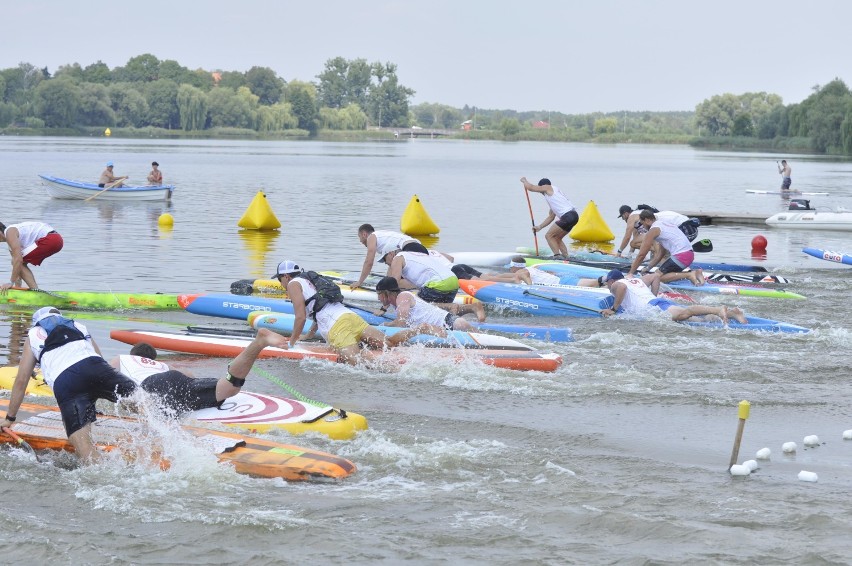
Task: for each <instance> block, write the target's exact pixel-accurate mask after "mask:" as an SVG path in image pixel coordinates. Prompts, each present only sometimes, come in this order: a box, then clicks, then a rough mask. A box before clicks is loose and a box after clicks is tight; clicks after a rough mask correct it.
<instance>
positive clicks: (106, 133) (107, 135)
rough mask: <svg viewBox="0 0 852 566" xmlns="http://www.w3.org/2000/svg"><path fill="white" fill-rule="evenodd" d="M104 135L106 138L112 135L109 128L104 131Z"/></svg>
mask: <svg viewBox="0 0 852 566" xmlns="http://www.w3.org/2000/svg"><path fill="white" fill-rule="evenodd" d="M104 135H105V136H106V137H110V136H111V135H112V130H110V129H109V128H107V129H106V130H104Z"/></svg>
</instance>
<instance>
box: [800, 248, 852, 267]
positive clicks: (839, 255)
mask: <svg viewBox="0 0 852 566" xmlns="http://www.w3.org/2000/svg"><path fill="white" fill-rule="evenodd" d="M802 251H803V252H805V253H806V254H808V255H810V256H813V257H815V258H817V259H824V260H825V261H833V262H834V263H843V264H846V265H852V254H845V253H843V252H831V251H828V250H821V249H819V248H804V249H802Z"/></svg>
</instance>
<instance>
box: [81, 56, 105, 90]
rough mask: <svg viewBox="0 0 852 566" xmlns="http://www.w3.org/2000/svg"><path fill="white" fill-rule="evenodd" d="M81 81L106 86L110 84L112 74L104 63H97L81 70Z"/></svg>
mask: <svg viewBox="0 0 852 566" xmlns="http://www.w3.org/2000/svg"><path fill="white" fill-rule="evenodd" d="M83 80H84V81H86V82H88V83H98V84H102V85H106V84H109V83H110V82H112V73H111V72H110V70H109V67H108V66H107V65H106V63H104V62H102V61H98V62H97V63H92V64H91V65H89V66H88V67H85V68H84V69H83Z"/></svg>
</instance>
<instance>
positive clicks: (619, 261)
mask: <svg viewBox="0 0 852 566" xmlns="http://www.w3.org/2000/svg"><path fill="white" fill-rule="evenodd" d="M519 249H523V248H519ZM542 261H562V260H554V259H553V258H552V257H547V256H539V257H534V256H531V257H529V258H528V259H527V264H528V265H532V264H534V263H535V262H542ZM568 262H570V263H576V264H580V265H587V266H590V267H599V268H601V269H622V270H626V269H629V268H630V265H631V262H632V260H631V259H629V258H624V257H621V256H617V255H614V254H608V253H605V252H602V251H600V250H598V251H593V252H576V253H572V254H569V257H568V261H565V262H564V263H568ZM692 267H700V268H701V269H704V270H707V271H740V272H754V273H764V272H766V271H768V270H767V269H766V268H765V267H763V266H762V265H742V264H736V263H710V262H706V261H693V262H692ZM643 269H644V266H643V267H642V268H640V269H639V271H642V270H643Z"/></svg>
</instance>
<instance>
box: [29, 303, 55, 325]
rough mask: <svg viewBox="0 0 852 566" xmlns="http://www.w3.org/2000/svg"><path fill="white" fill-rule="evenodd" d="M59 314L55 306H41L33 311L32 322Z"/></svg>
mask: <svg viewBox="0 0 852 566" xmlns="http://www.w3.org/2000/svg"><path fill="white" fill-rule="evenodd" d="M59 314H61V313H60V312H59V309H57V308H56V307H41V308H40V309H38V310H37V311H35V312H34V313H33V324H38V322H39V321H40V320H44V319H45V318H47V317H49V316H58V315H59Z"/></svg>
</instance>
